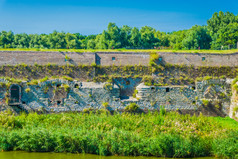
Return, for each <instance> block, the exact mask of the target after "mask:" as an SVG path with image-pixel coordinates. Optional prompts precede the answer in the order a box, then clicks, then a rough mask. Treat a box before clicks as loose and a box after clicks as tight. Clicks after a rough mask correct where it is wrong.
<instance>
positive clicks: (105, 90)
mask: <svg viewBox="0 0 238 159" xmlns="http://www.w3.org/2000/svg"><path fill="white" fill-rule="evenodd" d="M139 81H140V79H134V80H133V79H129V81H123V80H122V79H119V80H118V81H115V82H114V83H113V84H111V83H94V82H80V81H76V80H74V81H68V80H62V79H52V80H47V81H44V82H42V83H39V84H36V85H29V83H27V82H24V81H23V82H21V83H19V84H14V85H18V86H19V87H21V90H22V91H21V92H20V94H21V96H20V99H21V100H20V102H21V103H20V104H19V103H11V104H10V105H15V106H18V107H19V108H21V109H23V110H26V111H46V112H66V111H83V110H84V109H87V108H89V109H91V108H92V109H104V107H105V103H108V108H107V109H109V110H124V109H125V107H126V106H127V105H128V104H130V103H136V104H138V106H139V107H140V109H142V110H159V109H160V108H161V107H162V106H163V107H164V108H165V109H167V110H180V109H185V110H197V109H199V108H200V107H204V106H205V107H206V106H208V105H205V104H204V100H207V101H208V102H209V103H210V104H213V105H215V106H216V107H217V109H219V110H221V111H222V112H224V113H225V114H226V115H229V114H230V113H231V111H230V110H231V109H232V108H231V109H230V105H232V106H234V105H235V104H234V102H235V100H234V98H235V96H232V98H230V94H231V80H228V79H210V80H206V81H201V82H196V84H195V86H146V85H145V84H144V83H139ZM0 82H1V83H5V84H6V85H7V83H9V82H8V81H6V80H4V79H1V81H0ZM10 88H11V87H10ZM133 89H134V90H137V91H136V92H137V94H136V98H133V97H132V95H131V94H128V93H126V92H125V90H129V91H132V90H133ZM121 90H123V92H121ZM11 93H12V90H11V89H10V90H9V91H8V90H7V88H6V86H1V87H0V102H1V108H3V106H4V105H6V97H7V96H8V97H11ZM128 95H129V96H128ZM125 96H127V97H128V98H125ZM230 99H232V102H230ZM10 100H11V99H10ZM231 103H232V104H231ZM236 105H237V104H236Z"/></svg>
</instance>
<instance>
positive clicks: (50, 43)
mask: <svg viewBox="0 0 238 159" xmlns="http://www.w3.org/2000/svg"><path fill="white" fill-rule="evenodd" d="M237 42H238V15H234V14H233V13H230V12H226V13H223V12H221V11H220V12H219V13H214V14H213V16H212V18H211V19H209V20H208V21H207V25H206V26H198V25H195V26H193V27H192V28H191V29H188V30H180V31H174V32H161V31H157V30H156V29H154V28H152V27H149V26H144V27H141V28H136V27H133V28H132V27H130V26H127V25H124V26H122V27H119V26H117V25H116V24H115V23H109V24H108V27H107V29H106V30H104V31H102V33H101V34H98V35H88V36H84V35H81V34H80V33H74V34H72V33H65V32H57V31H53V33H50V34H26V33H21V34H14V33H13V32H12V31H9V32H7V31H2V32H0V48H43V49H118V48H126V49H152V48H169V49H226V48H236V44H237Z"/></svg>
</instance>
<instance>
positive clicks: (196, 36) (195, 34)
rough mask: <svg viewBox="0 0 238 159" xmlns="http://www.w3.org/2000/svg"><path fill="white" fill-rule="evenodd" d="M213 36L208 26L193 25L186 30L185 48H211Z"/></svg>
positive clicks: (183, 43) (183, 42)
mask: <svg viewBox="0 0 238 159" xmlns="http://www.w3.org/2000/svg"><path fill="white" fill-rule="evenodd" d="M210 42H211V36H210V35H209V34H208V33H207V27H206V26H197V25H196V26H193V27H192V28H191V29H189V30H188V31H187V32H186V37H185V38H184V39H183V41H182V45H183V48H184V49H198V48H200V49H209V48H210Z"/></svg>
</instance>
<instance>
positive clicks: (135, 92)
mask: <svg viewBox="0 0 238 159" xmlns="http://www.w3.org/2000/svg"><path fill="white" fill-rule="evenodd" d="M137 93H138V90H137V89H135V91H134V93H133V98H136V94H137Z"/></svg>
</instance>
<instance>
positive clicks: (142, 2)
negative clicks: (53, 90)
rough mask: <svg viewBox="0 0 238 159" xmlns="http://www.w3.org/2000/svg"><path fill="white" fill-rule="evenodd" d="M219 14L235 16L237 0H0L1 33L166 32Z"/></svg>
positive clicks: (203, 23) (237, 9)
mask: <svg viewBox="0 0 238 159" xmlns="http://www.w3.org/2000/svg"><path fill="white" fill-rule="evenodd" d="M219 11H223V12H226V11H229V12H232V13H234V14H236V15H237V14H238V2H237V0H228V1H224V0H223V1H221V0H0V30H6V31H9V30H12V31H13V32H14V33H24V32H25V33H50V32H52V31H53V30H57V31H64V32H71V33H76V32H77V33H81V34H83V35H89V34H98V33H101V32H102V30H104V29H106V27H107V25H108V23H109V22H115V23H116V24H117V25H118V26H122V25H129V26H131V27H134V26H135V27H142V26H145V25H148V26H151V27H153V28H155V29H157V30H161V31H166V32H169V31H176V30H182V29H189V28H191V27H192V26H193V25H196V24H197V25H205V24H206V22H207V20H208V19H209V18H211V16H212V14H213V13H214V12H219Z"/></svg>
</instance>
